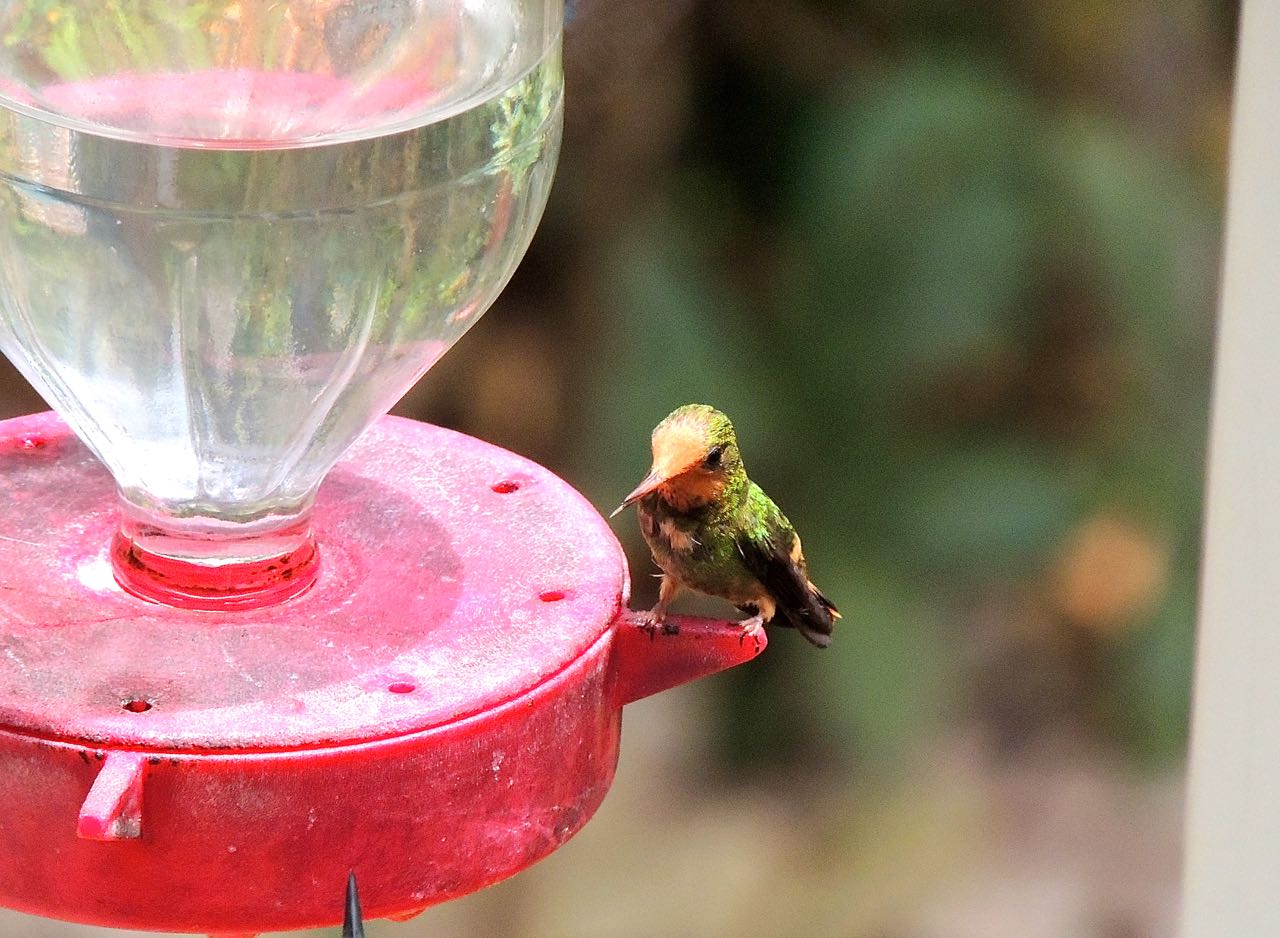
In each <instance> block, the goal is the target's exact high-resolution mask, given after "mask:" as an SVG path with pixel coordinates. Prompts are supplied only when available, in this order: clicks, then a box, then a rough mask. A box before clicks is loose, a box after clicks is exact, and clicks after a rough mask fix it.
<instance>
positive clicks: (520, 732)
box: [0, 414, 760, 934]
mask: <svg viewBox="0 0 1280 938" xmlns="http://www.w3.org/2000/svg"><path fill="white" fill-rule="evenodd" d="M0 506H3V508H0V651H2V653H0V803H3V804H4V805H5V810H4V812H2V813H0V838H3V840H4V844H5V849H4V850H2V851H0V904H3V905H6V906H9V907H11V908H15V909H19V910H22V911H25V912H31V913H35V914H38V915H45V916H51V917H55V918H63V919H69V920H73V921H80V922H87V923H93V924H100V925H109V926H115V927H123V928H138V929H149V930H155V931H177V932H196V933H201V932H203V933H212V934H232V933H238V934H252V933H255V932H262V931H278V930H287V929H296V928H311V927H318V926H329V925H334V924H337V923H339V922H340V921H341V918H342V896H343V889H344V886H345V883H346V878H347V873H348V871H349V870H354V871H355V872H356V875H357V877H358V878H359V882H360V894H361V900H362V904H363V906H364V909H365V913H366V915H367V916H369V917H370V918H376V917H383V916H396V917H399V916H403V915H408V914H412V913H414V912H417V911H420V910H422V909H423V908H425V907H427V906H429V905H432V904H434V903H437V902H441V901H444V900H446V899H450V898H453V897H456V896H460V895H463V894H465V893H469V892H472V891H473V890H476V889H479V888H480V887H482V886H485V885H488V884H490V883H493V882H496V881H497V880H500V879H502V878H504V877H506V876H510V875H511V874H513V873H516V872H518V871H519V870H521V869H523V868H525V867H526V866H528V865H529V864H531V863H533V862H534V861H536V860H538V859H539V858H541V857H543V856H545V855H546V854H548V853H550V852H551V851H552V850H554V849H555V848H556V847H558V846H559V845H560V844H562V843H564V841H565V840H567V839H568V838H569V837H570V836H571V835H572V834H573V833H574V832H575V831H577V830H578V829H579V828H580V827H581V826H582V825H583V824H584V823H585V822H586V821H587V819H588V818H590V817H591V815H592V813H593V812H594V811H595V809H596V807H597V806H598V805H599V804H600V801H601V799H602V798H603V797H604V795H605V791H606V790H607V789H608V786H609V784H610V782H611V781H612V778H613V772H614V767H615V765H616V760H617V754H618V735H619V729H620V725H621V707H622V705H623V704H624V703H626V702H628V701H630V700H635V699H637V698H639V697H643V696H645V695H647V694H650V693H654V692H656V691H658V690H662V689H663V688H666V687H669V686H672V685H674V684H678V683H681V682H683V681H686V680H690V679H692V678H695V677H698V676H700V675H703V674H709V673H711V672H714V671H718V670H720V669H722V668H725V667H728V666H731V665H733V664H736V663H739V662H740V661H743V660H746V659H749V658H752V657H754V656H755V655H756V654H758V653H759V650H760V649H759V647H758V646H757V645H756V644H755V643H754V642H753V641H752V640H751V639H747V640H746V641H745V642H744V641H743V640H742V635H741V630H740V629H739V628H738V627H737V625H736V624H734V623H726V622H709V621H705V620H693V619H681V618H678V617H677V618H676V619H675V620H674V622H675V623H676V624H677V626H678V627H679V631H678V634H667V633H666V632H663V631H661V630H659V631H657V632H656V633H653V634H650V632H649V631H647V630H645V629H644V628H642V627H641V626H640V624H639V622H640V620H639V619H637V618H635V617H634V616H633V615H632V614H630V613H628V612H627V611H626V609H625V600H626V598H627V593H628V579H627V573H626V566H625V561H624V559H623V555H622V552H621V550H620V548H619V546H618V544H617V541H616V540H615V539H614V537H613V534H612V532H611V531H610V530H609V528H608V526H607V525H606V524H605V522H604V520H603V519H602V518H601V517H600V515H599V514H598V513H597V512H596V511H595V509H594V508H592V507H591V505H589V504H588V503H587V502H586V501H585V500H584V499H583V498H582V497H581V496H580V495H578V494H577V493H576V492H575V491H574V490H573V489H572V488H570V487H569V486H568V485H566V484H565V483H564V482H562V481H561V480H560V479H558V478H557V477H555V476H554V475H552V474H551V473H549V472H547V471H546V470H545V469H542V468H540V467H539V466H537V465H535V464H533V463H530V462H529V461H527V460H525V459H522V458H521V457H519V456H515V455H513V454H511V453H508V452H505V451H503V450H500V449H497V448H495V447H493V446H490V445H488V444H486V443H482V442H480V441H477V440H474V439H472V438H470V437H466V436H462V435H459V434H457V433H452V432H450V431H447V430H442V429H439V428H436V427H430V426H426V425H423V424H419V423H414V422H412V421H407V420H400V419H397V418H390V417H388V418H383V419H382V420H381V421H379V422H378V423H377V424H375V425H374V426H373V427H372V428H371V429H370V430H369V431H368V432H367V433H366V434H365V435H364V436H363V437H362V438H361V440H360V441H359V442H358V443H357V444H356V445H355V446H354V447H353V448H352V450H351V452H350V453H349V454H348V456H347V457H346V458H345V459H344V460H343V461H342V462H341V463H339V464H338V466H337V467H335V469H334V470H333V471H332V473H330V475H329V478H328V480H327V481H326V483H325V485H324V486H323V488H322V489H321V492H320V496H319V499H318V502H317V506H316V510H315V515H314V520H315V525H316V535H317V542H318V543H319V545H320V550H321V551H322V563H321V566H320V574H319V578H318V579H317V581H316V584H315V585H314V587H312V588H311V589H310V590H309V591H307V592H306V593H304V594H303V595H301V596H298V597H295V598H294V599H291V600H289V601H288V602H285V603H283V604H280V605H276V606H272V607H267V608H259V609H249V610H244V611H234V610H233V611H221V612H211V611H200V610H182V609H174V608H170V607H167V606H162V605H158V604H154V603H150V602H147V601H146V600H143V599H140V598H137V597H135V596H133V595H130V594H128V593H126V592H124V591H123V590H122V589H120V587H119V586H118V585H117V584H116V583H115V580H114V579H113V577H112V574H111V564H110V559H109V556H108V551H109V549H110V542H111V535H112V533H113V531H114V528H115V526H116V523H117V521H116V509H115V492H114V488H113V484H112V481H111V479H110V477H109V476H108V474H107V473H106V471H105V470H104V469H103V468H102V467H101V466H100V465H99V464H98V463H97V461H96V460H95V459H94V458H93V456H92V455H91V454H90V453H89V452H88V451H87V450H86V449H85V447H84V446H82V445H81V444H80V443H79V441H78V440H77V439H76V438H75V437H74V436H73V435H72V434H71V433H70V432H69V431H68V430H67V428H66V427H65V425H63V424H62V423H61V422H60V421H59V420H58V419H57V418H56V417H54V416H53V415H51V414H40V415H35V416H31V417H23V418H19V419H17V420H10V421H5V422H0Z"/></svg>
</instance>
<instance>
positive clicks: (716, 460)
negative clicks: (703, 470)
mask: <svg viewBox="0 0 1280 938" xmlns="http://www.w3.org/2000/svg"><path fill="white" fill-rule="evenodd" d="M723 457H724V444H723V443H721V444H720V445H718V446H713V447H711V451H710V452H708V453H707V458H706V459H704V460H703V465H705V466H706V467H707V468H708V469H719V468H720V460H721V459H722V458H723Z"/></svg>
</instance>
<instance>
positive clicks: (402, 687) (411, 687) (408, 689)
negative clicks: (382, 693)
mask: <svg viewBox="0 0 1280 938" xmlns="http://www.w3.org/2000/svg"><path fill="white" fill-rule="evenodd" d="M417 689H418V688H417V685H415V684H410V683H409V682H408V681H392V682H391V683H390V684H388V685H387V690H389V691H391V693H393V694H412V693H413V692H414V691H415V690H417Z"/></svg>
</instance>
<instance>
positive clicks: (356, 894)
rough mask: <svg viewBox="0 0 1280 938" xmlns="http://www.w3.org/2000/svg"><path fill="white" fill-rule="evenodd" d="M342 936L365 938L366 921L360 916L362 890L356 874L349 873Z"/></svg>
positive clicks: (343, 937) (353, 871)
mask: <svg viewBox="0 0 1280 938" xmlns="http://www.w3.org/2000/svg"><path fill="white" fill-rule="evenodd" d="M342 938H364V921H363V920H362V919H361V918H360V891H359V889H357V888H356V874H355V870H352V871H351V872H350V873H348V874H347V910H346V913H345V914H344V915H343V917H342Z"/></svg>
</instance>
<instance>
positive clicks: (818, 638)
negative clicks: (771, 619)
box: [778, 582, 840, 648]
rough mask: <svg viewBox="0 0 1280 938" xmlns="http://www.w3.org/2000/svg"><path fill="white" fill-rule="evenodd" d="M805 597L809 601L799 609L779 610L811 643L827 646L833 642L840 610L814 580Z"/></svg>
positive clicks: (785, 619) (784, 618)
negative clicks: (832, 635)
mask: <svg viewBox="0 0 1280 938" xmlns="http://www.w3.org/2000/svg"><path fill="white" fill-rule="evenodd" d="M805 599H806V600H807V601H806V602H805V604H804V605H803V606H801V607H800V608H799V609H784V608H779V609H778V612H779V613H781V618H782V619H783V620H784V621H785V622H786V624H787V625H790V626H791V627H792V628H794V629H795V630H796V631H798V632H799V633H800V634H801V635H803V636H804V637H805V638H806V639H808V640H809V642H810V644H812V645H816V646H817V647H818V648H826V647H827V646H828V645H830V644H831V633H832V631H833V630H834V629H835V625H836V619H839V618H840V610H838V609H836V606H835V603H833V602H832V601H831V600H829V599H827V597H825V596H823V595H822V591H821V590H820V589H818V588H817V587H816V586H814V585H813V583H812V582H810V583H809V589H808V590H807V592H806V594H805Z"/></svg>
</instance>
